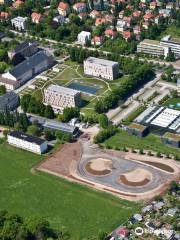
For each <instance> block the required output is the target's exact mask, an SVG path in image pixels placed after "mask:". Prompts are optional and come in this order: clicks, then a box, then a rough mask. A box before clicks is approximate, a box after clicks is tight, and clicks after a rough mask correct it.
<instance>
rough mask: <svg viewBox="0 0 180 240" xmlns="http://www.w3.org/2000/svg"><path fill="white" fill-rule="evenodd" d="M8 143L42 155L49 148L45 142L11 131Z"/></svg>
mask: <svg viewBox="0 0 180 240" xmlns="http://www.w3.org/2000/svg"><path fill="white" fill-rule="evenodd" d="M7 142H8V143H9V144H10V145H13V146H15V147H18V148H22V149H25V150H27V151H30V152H33V153H37V154H42V153H43V152H45V151H46V150H47V148H48V145H47V142H46V141H45V140H43V139H41V138H38V137H34V136H31V135H28V134H25V133H22V132H18V131H11V132H10V133H9V134H8V135H7Z"/></svg>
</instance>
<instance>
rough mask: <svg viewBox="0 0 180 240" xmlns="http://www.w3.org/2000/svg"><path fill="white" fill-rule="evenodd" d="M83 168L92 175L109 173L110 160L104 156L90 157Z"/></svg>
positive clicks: (110, 167)
mask: <svg viewBox="0 0 180 240" xmlns="http://www.w3.org/2000/svg"><path fill="white" fill-rule="evenodd" d="M85 169H86V171H87V172H88V173H90V174H92V175H96V176H104V175H107V174H109V173H111V171H112V161H111V160H110V159H104V158H97V159H92V160H90V161H89V162H88V163H87V164H86V166H85Z"/></svg>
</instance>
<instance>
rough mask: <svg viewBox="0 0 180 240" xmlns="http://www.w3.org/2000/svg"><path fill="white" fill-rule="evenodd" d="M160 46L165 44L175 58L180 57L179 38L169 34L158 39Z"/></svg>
mask: <svg viewBox="0 0 180 240" xmlns="http://www.w3.org/2000/svg"><path fill="white" fill-rule="evenodd" d="M160 45H161V46H166V47H168V48H170V49H171V52H172V53H174V55H175V57H176V58H180V39H179V38H172V37H171V36H170V35H168V36H166V37H164V38H162V39H161V41H160Z"/></svg>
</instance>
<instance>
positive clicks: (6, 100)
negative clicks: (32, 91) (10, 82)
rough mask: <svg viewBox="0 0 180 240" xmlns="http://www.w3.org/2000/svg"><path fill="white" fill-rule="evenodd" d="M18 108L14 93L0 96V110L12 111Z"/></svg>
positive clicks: (16, 96) (16, 97)
mask: <svg viewBox="0 0 180 240" xmlns="http://www.w3.org/2000/svg"><path fill="white" fill-rule="evenodd" d="M16 107H18V95H17V94H16V93H14V92H8V93H6V94H4V95H3V96H0V109H1V110H5V109H6V108H7V109H9V110H14V108H16Z"/></svg>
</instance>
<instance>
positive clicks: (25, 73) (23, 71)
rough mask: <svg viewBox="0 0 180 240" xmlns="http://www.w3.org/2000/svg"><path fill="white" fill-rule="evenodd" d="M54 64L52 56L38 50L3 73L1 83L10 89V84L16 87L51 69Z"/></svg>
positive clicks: (13, 87)
mask: <svg viewBox="0 0 180 240" xmlns="http://www.w3.org/2000/svg"><path fill="white" fill-rule="evenodd" d="M53 64H54V62H53V59H52V57H51V56H47V55H46V54H45V53H44V52H43V51H41V52H37V53H36V54H34V55H33V56H31V57H29V58H27V59H26V60H24V61H23V62H21V63H19V64H18V65H16V66H15V67H13V68H12V69H11V70H10V71H9V72H7V73H4V74H2V77H1V79H0V85H5V86H6V85H7V86H8V89H9V88H10V85H12V87H11V89H15V88H16V87H19V86H21V85H23V84H24V83H26V82H27V81H28V80H30V79H31V78H33V77H35V76H36V75H38V74H40V73H42V72H43V71H45V70H47V69H49V68H50V67H52V66H53ZM6 83H7V84H6ZM13 83H14V84H13Z"/></svg>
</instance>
